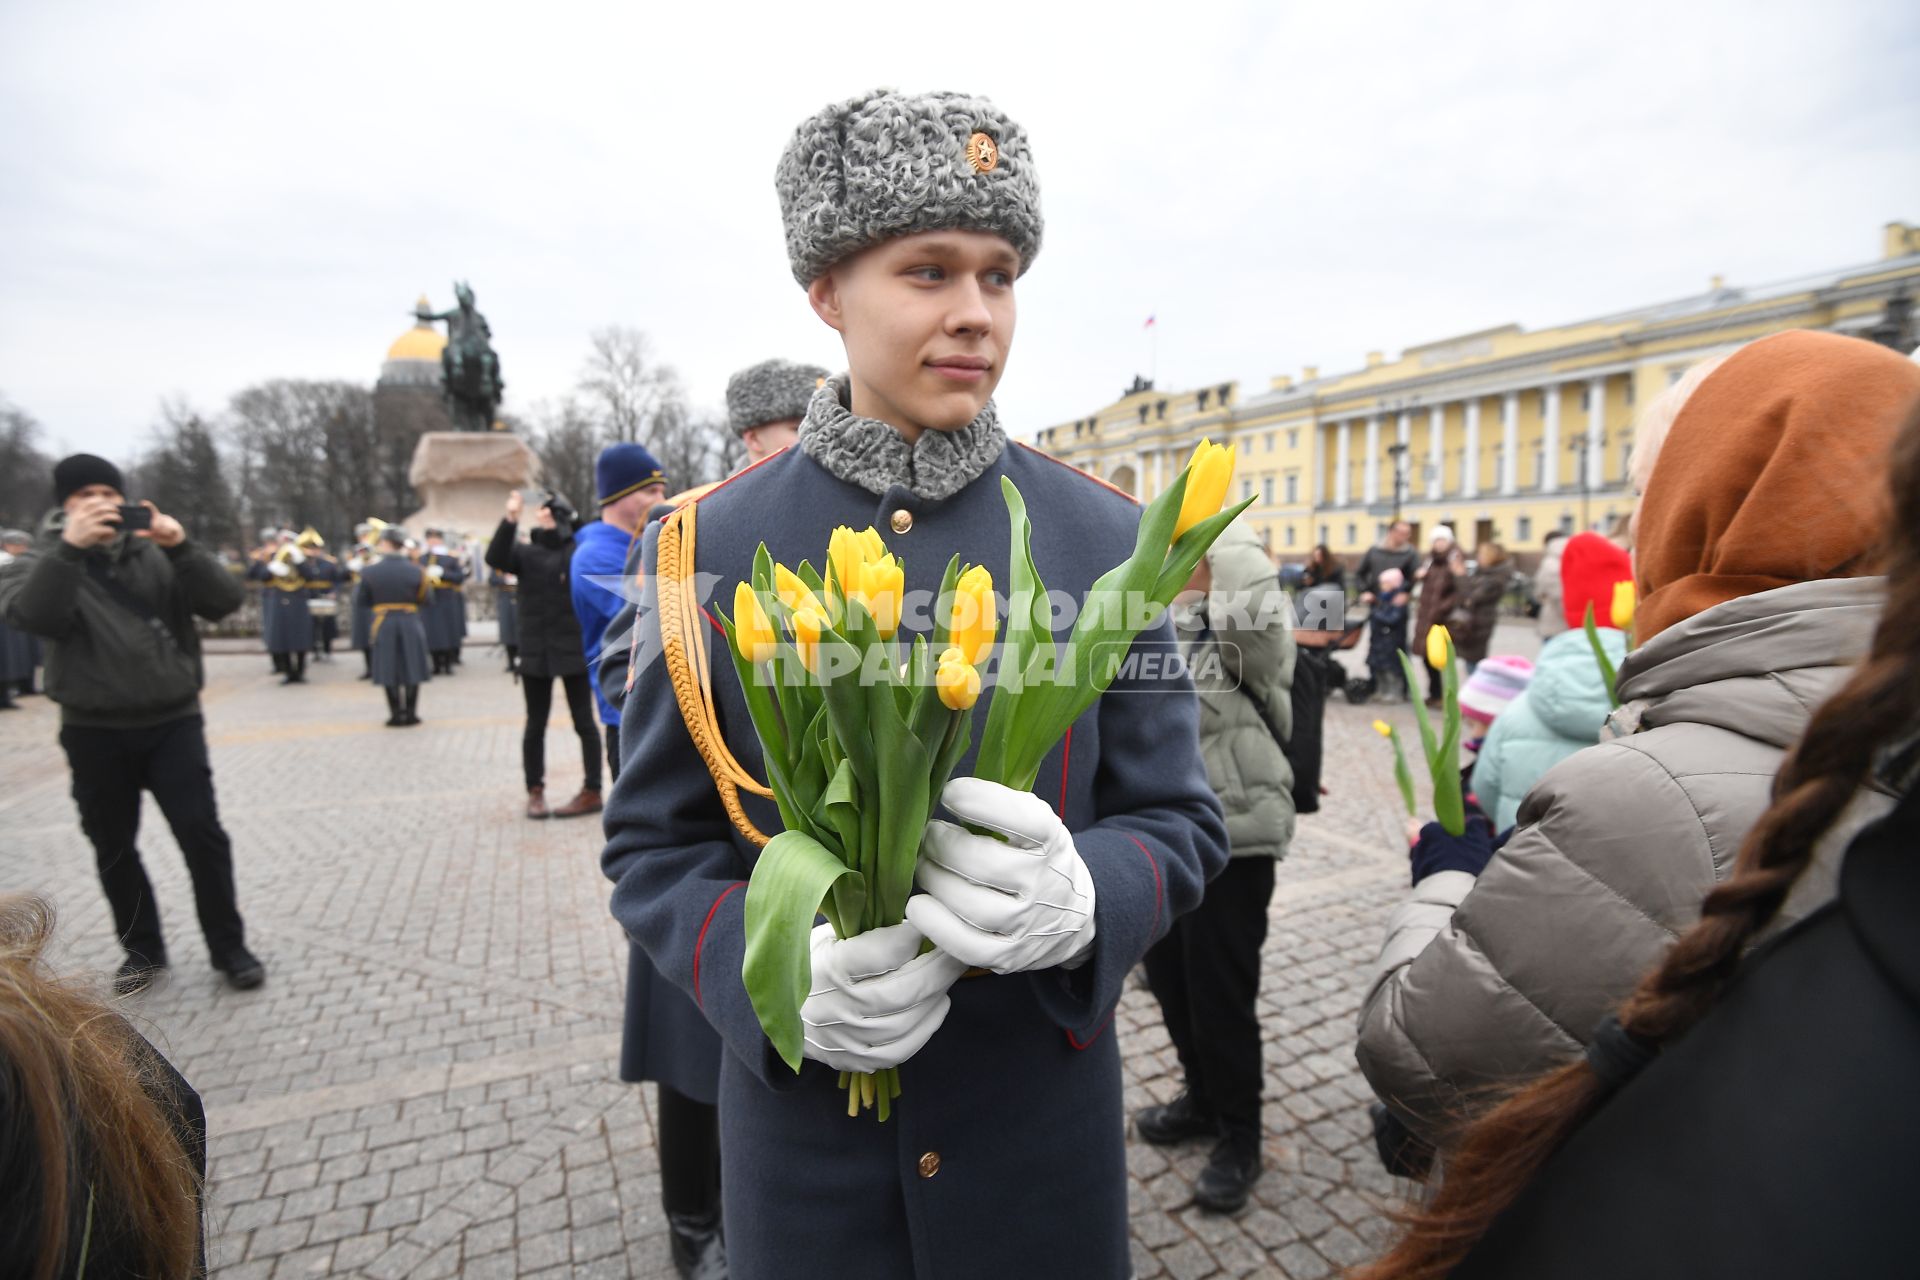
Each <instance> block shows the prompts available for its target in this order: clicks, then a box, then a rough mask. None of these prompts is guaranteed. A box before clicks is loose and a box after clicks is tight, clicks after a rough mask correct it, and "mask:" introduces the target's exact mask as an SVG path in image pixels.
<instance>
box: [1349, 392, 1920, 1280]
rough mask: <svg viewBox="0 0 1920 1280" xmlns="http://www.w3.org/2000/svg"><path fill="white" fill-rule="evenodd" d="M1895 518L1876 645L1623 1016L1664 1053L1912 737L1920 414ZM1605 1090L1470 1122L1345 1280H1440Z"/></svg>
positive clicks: (1545, 1092) (1563, 1095)
mask: <svg viewBox="0 0 1920 1280" xmlns="http://www.w3.org/2000/svg"><path fill="white" fill-rule="evenodd" d="M1892 462H1893V467H1892V474H1893V498H1894V502H1893V511H1892V514H1891V518H1890V519H1889V520H1888V522H1887V525H1886V528H1887V529H1888V541H1889V543H1890V545H1889V547H1888V550H1887V552H1886V556H1885V563H1886V567H1887V574H1888V579H1889V582H1890V584H1891V591H1890V595H1889V599H1888V601H1887V605H1886V609H1885V611H1884V612H1883V613H1882V615H1881V618H1880V623H1879V625H1878V626H1877V627H1876V628H1875V629H1874V636H1873V645H1872V648H1871V650H1870V651H1869V653H1868V656H1867V658H1866V659H1865V660H1864V661H1863V662H1862V663H1861V664H1860V665H1859V667H1857V668H1856V669H1855V671H1854V673H1853V675H1852V676H1851V677H1850V678H1849V679H1848V680H1847V682H1846V683H1845V684H1844V685H1843V686H1841V688H1840V689H1839V691H1838V692H1836V693H1835V694H1834V695H1833V696H1832V697H1831V698H1829V699H1828V700H1827V701H1826V702H1824V703H1822V704H1821V706H1820V708H1819V709H1818V711H1816V712H1815V714H1814V716H1813V718H1812V720H1811V721H1810V722H1809V724H1808V726H1807V729H1806V732H1805V733H1803V734H1802V735H1801V738H1800V741H1799V742H1798V743H1796V744H1795V746H1794V747H1793V749H1792V750H1791V751H1790V752H1789V753H1788V754H1787V757H1786V759H1785V760H1784V761H1783V762H1782V763H1781V767H1780V772H1779V773H1778V775H1777V776H1776V777H1775V780H1774V788H1773V795H1774V802H1773V805H1772V806H1771V807H1770V808H1769V809H1768V810H1767V812H1766V813H1765V814H1763V815H1762V816H1761V818H1760V820H1759V821H1758V822H1757V823H1755V824H1754V826H1753V829H1752V830H1751V831H1749V832H1748V833H1747V838H1746V840H1745V841H1744V842H1743V843H1742V844H1741V846H1740V856H1739V858H1738V859H1737V860H1736V861H1735V863H1734V867H1733V871H1732V873H1731V874H1730V875H1729V876H1728V878H1727V879H1726V881H1725V882H1723V883H1722V884H1720V885H1718V886H1717V887H1715V888H1714V889H1713V890H1712V891H1711V892H1710V893H1708V894H1707V896H1706V898H1705V900H1704V901H1703V902H1702V904H1701V915H1700V920H1699V922H1698V923H1697V924H1695V925H1694V927H1693V928H1691V929H1689V930H1688V931H1687V932H1686V933H1685V934H1683V935H1682V936H1681V938H1680V939H1679V940H1678V941H1677V942H1675V943H1674V945H1673V946H1672V948H1671V949H1670V950H1669V951H1668V952H1667V954H1666V957H1665V958H1664V959H1663V960H1662V961H1661V963H1660V964H1659V965H1658V966H1657V967H1656V968H1654V969H1653V970H1652V971H1651V972H1650V973H1648V974H1647V975H1646V977H1644V978H1642V979H1641V981H1640V985H1639V986H1638V987H1636V988H1635V989H1634V991H1633V994H1631V995H1630V996H1628V997H1627V999H1626V1001H1625V1002H1624V1003H1623V1004H1622V1006H1621V1010H1620V1023H1621V1026H1622V1028H1623V1029H1624V1030H1626V1031H1627V1032H1628V1033H1629V1034H1631V1035H1632V1036H1635V1037H1637V1038H1639V1039H1641V1040H1642V1041H1645V1042H1649V1043H1651V1044H1653V1045H1656V1046H1658V1045H1661V1044H1665V1043H1666V1042H1667V1041H1669V1040H1670V1039H1672V1038H1673V1037H1675V1036H1678V1035H1680V1034H1682V1033H1684V1032H1685V1031H1687V1030H1688V1029H1689V1028H1691V1027H1692V1026H1693V1025H1694V1024H1695V1023H1697V1022H1698V1021H1699V1020H1700V1019H1701V1018H1702V1017H1703V1016H1705V1014H1706V1013H1707V1011H1708V1010H1709V1009H1711V1008H1712V1007H1713V1004H1714V1001H1715V1000H1716V999H1717V998H1718V997H1719V995H1720V993H1721V991H1722V990H1723V989H1724V987H1725V985H1726V982H1727V979H1728V978H1729V977H1731V976H1732V974H1733V973H1734V971H1735V970H1736V969H1737V968H1738V966H1739V963H1740V958H1741V956H1742V954H1743V953H1744V952H1745V950H1746V948H1747V945H1748V944H1749V943H1750V942H1751V941H1752V940H1753V939H1754V937H1755V936H1756V935H1758V934H1759V933H1760V931H1761V930H1762V929H1764V928H1765V927H1766V926H1767V924H1768V922H1770V921H1771V920H1772V919H1773V917H1774V915H1775V913H1776V912H1778V911H1779V909H1780V905H1781V903H1782V902H1784V901H1785V900H1786V896H1787V892H1788V890H1790V889H1791V888H1792V887H1793V884H1794V882H1795V881H1796V880H1797V879H1798V878H1799V877H1800V875H1801V873H1802V872H1803V871H1805V870H1806V868H1807V866H1808V865H1809V864H1810V863H1811V862H1812V860H1813V854H1814V850H1815V848H1816V846H1817V844H1818V842H1819V839H1820V837H1821V836H1822V835H1823V834H1824V833H1825V832H1826V831H1827V830H1828V829H1829V828H1830V827H1831V826H1832V825H1833V823H1834V821H1835V820H1836V819H1837V818H1838V817H1839V816H1840V813H1841V811H1842V810H1844V809H1845V808H1846V807H1847V805H1848V804H1849V803H1850V802H1851V801H1852V799H1853V797H1854V795H1855V793H1856V792H1857V791H1858V790H1859V788H1860V785H1861V783H1862V782H1864V781H1865V780H1866V777H1867V775H1868V773H1869V772H1870V771H1871V769H1872V768H1873V764H1874V760H1875V756H1876V754H1877V753H1878V752H1879V751H1880V750H1881V749H1882V748H1884V747H1888V746H1892V745H1894V744H1896V743H1899V742H1901V741H1902V740H1903V739H1904V738H1906V737H1908V736H1909V735H1911V734H1912V733H1913V731H1914V729H1915V728H1916V726H1920V410H1916V411H1915V412H1914V413H1912V414H1910V415H1909V416H1908V419H1907V422H1906V424H1905V426H1904V427H1903V428H1902V429H1901V431H1900V433H1899V435H1898V436H1897V437H1896V442H1895V444H1894V448H1893V458H1892ZM1607 1092H1608V1090H1607V1088H1606V1087H1605V1086H1604V1085H1603V1084H1602V1082H1601V1081H1600V1078H1599V1077H1598V1076H1597V1075H1595V1073H1594V1071H1593V1068H1592V1067H1590V1066H1589V1065H1588V1064H1587V1062H1586V1060H1585V1059H1582V1060H1579V1061H1576V1062H1573V1063H1570V1064H1568V1065H1567V1066H1564V1067H1561V1068H1559V1069H1557V1070H1555V1071H1552V1072H1550V1073H1548V1074H1547V1075H1544V1076H1542V1077H1540V1078H1539V1079H1537V1080H1535V1081H1533V1082H1532V1083H1531V1084H1528V1085H1526V1086H1524V1087H1522V1088H1521V1089H1520V1090H1519V1091H1518V1092H1516V1093H1515V1094H1513V1095H1512V1096H1511V1097H1509V1098H1508V1099H1507V1100H1506V1101H1505V1102H1502V1103H1501V1104H1500V1105H1498V1106H1497V1107H1495V1108H1493V1109H1492V1110H1491V1111H1489V1112H1488V1113H1487V1114H1486V1115H1484V1116H1482V1117H1481V1118H1480V1119H1479V1120H1477V1121H1475V1122H1474V1124H1473V1125H1472V1127H1470V1128H1469V1129H1467V1130H1466V1132H1465V1133H1463V1134H1462V1135H1461V1136H1460V1139H1459V1141H1458V1142H1457V1143H1456V1144H1455V1145H1454V1146H1453V1147H1452V1148H1451V1149H1450V1150H1448V1151H1447V1153H1446V1156H1445V1168H1444V1175H1443V1176H1444V1181H1443V1182H1442V1183H1441V1185H1440V1188H1439V1190H1438V1191H1437V1192H1435V1194H1434V1196H1433V1197H1432V1199H1431V1200H1430V1201H1429V1203H1428V1204H1427V1205H1426V1206H1425V1207H1423V1208H1420V1209H1417V1210H1415V1211H1413V1212H1410V1213H1407V1214H1405V1215H1402V1216H1401V1221H1402V1222H1403V1223H1404V1224H1405V1225H1406V1228H1407V1232H1406V1235H1405V1236H1403V1237H1402V1238H1401V1239H1400V1241H1399V1243H1398V1244H1396V1245H1395V1246H1394V1248H1393V1250H1392V1251H1391V1252H1389V1253H1388V1254H1387V1255H1386V1256H1385V1257H1383V1258H1381V1259H1379V1260H1378V1261H1376V1262H1373V1263H1370V1264H1368V1265H1365V1266H1362V1267H1358V1268H1356V1269H1354V1270H1352V1271H1350V1272H1349V1273H1348V1276H1349V1280H1440V1278H1441V1277H1444V1276H1446V1275H1447V1274H1449V1273H1450V1272H1451V1271H1452V1270H1453V1269H1454V1268H1455V1267H1456V1266H1458V1265H1459V1264H1460V1262H1461V1261H1462V1260H1463V1259H1464V1258H1465V1257H1466V1256H1467V1254H1468V1253H1469V1252H1470V1251H1471V1250H1472V1248H1473V1246H1474V1245H1475V1244H1476V1243H1478V1242H1479V1240H1480V1238H1481V1236H1483V1235H1485V1234H1486V1232H1487V1229H1488V1228H1489V1227H1491V1226H1492V1225H1493V1222H1494V1220H1495V1219H1496V1218H1498V1217H1499V1216H1500V1215H1501V1214H1502V1213H1503V1212H1505V1211H1506V1209H1507V1208H1508V1207H1509V1206H1510V1205H1511V1204H1512V1203H1513V1202H1514V1200H1516V1199H1517V1198H1518V1197H1519V1195H1520V1193H1521V1192H1522V1191H1524V1190H1525V1189H1526V1188H1527V1186H1528V1185H1529V1184H1530V1183H1531V1182H1532V1181H1533V1179H1534V1177H1535V1176H1536V1175H1537V1174H1538V1173H1539V1171H1540V1168H1541V1166H1542V1165H1544V1164H1545V1163H1546V1162H1547V1160H1548V1159H1549V1158H1550V1157H1551V1156H1552V1155H1553V1154H1554V1152H1556V1151H1558V1150H1559V1149H1560V1147H1561V1145H1562V1144H1563V1143H1565V1142H1566V1140H1567V1139H1568V1138H1569V1137H1570V1136H1571V1135H1572V1134H1573V1132H1574V1131H1575V1130H1576V1129H1578V1128H1579V1127H1580V1126H1581V1125H1582V1124H1583V1123H1585V1121H1586V1120H1587V1118H1588V1117H1589V1116H1590V1115H1591V1114H1592V1113H1593V1112H1594V1111H1595V1110H1596V1109H1597V1108H1598V1107H1599V1106H1600V1104H1601V1102H1603V1101H1604V1100H1605V1098H1606V1095H1607Z"/></svg>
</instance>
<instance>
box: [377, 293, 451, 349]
mask: <svg viewBox="0 0 1920 1280" xmlns="http://www.w3.org/2000/svg"><path fill="white" fill-rule="evenodd" d="M417 309H418V310H420V311H427V310H430V309H431V308H430V307H429V305H428V303H427V296H426V295H425V294H421V295H420V302H419V305H418V308H417ZM446 345H447V335H446V334H444V333H442V332H440V330H438V329H436V328H435V327H434V326H433V324H432V323H431V322H429V321H426V320H422V321H420V323H418V324H416V325H414V326H413V328H411V329H409V330H407V331H406V332H405V333H403V334H401V335H400V336H399V337H397V338H395V339H394V340H393V345H392V346H390V347H388V348H387V359H389V360H431V361H433V362H434V363H435V364H438V363H439V362H440V352H441V351H442V350H444V349H445V348H446Z"/></svg>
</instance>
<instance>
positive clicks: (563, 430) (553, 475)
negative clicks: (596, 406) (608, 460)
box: [516, 396, 606, 516]
mask: <svg viewBox="0 0 1920 1280" xmlns="http://www.w3.org/2000/svg"><path fill="white" fill-rule="evenodd" d="M516 430H519V428H516ZM522 434H524V437H525V439H526V441H527V443H528V444H529V445H531V446H532V448H533V452H534V455H535V456H536V457H538V458H539V459H540V482H541V484H542V485H544V486H545V487H546V488H547V489H551V490H553V491H554V492H556V493H558V494H560V496H561V497H563V498H565V499H566V500H567V501H568V502H569V503H570V504H572V506H573V509H574V510H575V511H578V512H579V513H580V514H581V515H583V516H592V515H593V512H594V503H593V498H594V492H593V464H594V460H595V459H597V458H598V457H599V456H600V450H601V448H602V447H603V446H604V445H605V444H606V440H605V437H604V436H602V434H601V432H600V427H599V425H598V424H597V423H596V422H595V421H594V420H593V416H592V415H591V414H589V413H588V412H587V410H586V409H585V407H584V406H582V405H581V404H580V402H579V401H577V400H575V399H574V398H573V397H571V396H568V397H567V398H565V399H563V400H561V401H560V402H559V403H558V404H540V405H536V406H535V407H534V412H533V415H532V422H531V424H530V426H529V428H528V429H526V430H525V431H524V432H523V433H522Z"/></svg>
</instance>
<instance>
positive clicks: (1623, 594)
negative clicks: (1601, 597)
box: [1613, 581, 1638, 631]
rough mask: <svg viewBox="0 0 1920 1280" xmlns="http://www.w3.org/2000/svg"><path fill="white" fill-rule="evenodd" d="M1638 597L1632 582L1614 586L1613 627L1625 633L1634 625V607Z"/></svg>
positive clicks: (1617, 583) (1618, 583) (1619, 583)
mask: <svg viewBox="0 0 1920 1280" xmlns="http://www.w3.org/2000/svg"><path fill="white" fill-rule="evenodd" d="M1637 599H1638V597H1637V596H1636V595H1635V593H1634V590H1633V583H1632V582H1631V581H1626V582H1616V583H1614V584H1613V625H1614V626H1616V627H1618V628H1620V629H1621V630H1622V631H1625V630H1626V629H1627V628H1628V627H1631V626H1632V625H1633V606H1634V603H1635V601H1636V600H1637Z"/></svg>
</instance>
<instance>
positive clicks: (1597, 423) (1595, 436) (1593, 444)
mask: <svg viewBox="0 0 1920 1280" xmlns="http://www.w3.org/2000/svg"><path fill="white" fill-rule="evenodd" d="M1606 422H1607V380H1606V379H1605V378H1589V379H1587V488H1589V489H1598V488H1599V487H1600V474H1601V473H1600V465H1601V462H1602V461H1603V460H1604V455H1605V453H1606V448H1605V446H1604V445H1602V444H1601V443H1600V438H1601V436H1602V435H1604V434H1605V427H1606Z"/></svg>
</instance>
